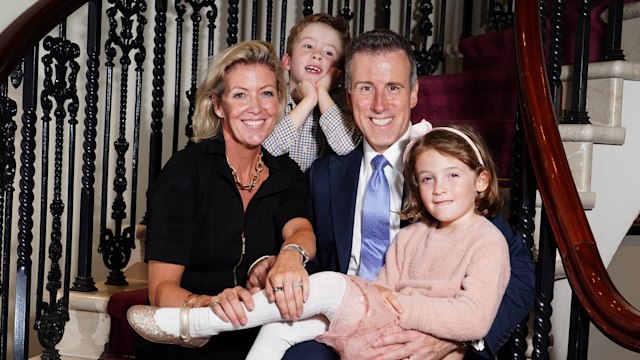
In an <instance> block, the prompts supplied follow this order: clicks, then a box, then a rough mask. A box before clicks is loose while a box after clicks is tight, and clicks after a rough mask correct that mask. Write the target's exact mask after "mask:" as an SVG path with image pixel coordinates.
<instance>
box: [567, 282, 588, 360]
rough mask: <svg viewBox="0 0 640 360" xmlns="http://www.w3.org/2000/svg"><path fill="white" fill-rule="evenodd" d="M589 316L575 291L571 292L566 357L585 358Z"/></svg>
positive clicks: (574, 359) (572, 358)
mask: <svg viewBox="0 0 640 360" xmlns="http://www.w3.org/2000/svg"><path fill="white" fill-rule="evenodd" d="M590 325H591V318H590V317H589V315H588V314H587V312H586V311H585V309H584V307H583V306H582V304H581V303H580V299H578V297H577V295H576V293H575V292H573V291H572V292H571V317H570V322H569V351H568V352H567V359H571V360H582V359H586V358H587V355H588V350H589V327H590Z"/></svg>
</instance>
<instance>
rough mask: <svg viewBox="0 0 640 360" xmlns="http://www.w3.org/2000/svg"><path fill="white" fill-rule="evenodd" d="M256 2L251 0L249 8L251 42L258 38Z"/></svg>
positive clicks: (256, 0)
mask: <svg viewBox="0 0 640 360" xmlns="http://www.w3.org/2000/svg"><path fill="white" fill-rule="evenodd" d="M258 10H259V9H258V0H253V4H252V6H251V40H255V39H257V38H258Z"/></svg>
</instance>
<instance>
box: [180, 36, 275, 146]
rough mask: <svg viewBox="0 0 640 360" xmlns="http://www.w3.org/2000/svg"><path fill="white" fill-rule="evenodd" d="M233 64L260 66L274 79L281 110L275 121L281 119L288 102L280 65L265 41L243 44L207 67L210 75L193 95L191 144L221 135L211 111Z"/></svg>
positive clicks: (218, 98) (220, 97)
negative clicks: (194, 101) (270, 73)
mask: <svg viewBox="0 0 640 360" xmlns="http://www.w3.org/2000/svg"><path fill="white" fill-rule="evenodd" d="M236 64H245V65H253V64H262V65H265V66H267V67H268V68H269V69H270V70H271V71H273V73H274V74H275V76H276V87H277V91H278V100H279V102H280V107H279V109H278V116H277V118H276V119H280V118H282V112H283V111H284V107H285V104H286V102H287V96H286V87H287V85H286V83H285V80H284V71H283V70H282V63H281V61H280V60H279V59H278V56H277V55H276V54H275V52H274V51H273V47H271V44H269V43H268V42H266V41H260V40H256V41H245V42H241V43H239V44H236V45H234V46H232V47H229V48H227V49H226V50H224V51H223V52H221V53H220V54H218V55H216V56H215V57H214V58H213V59H212V61H211V62H210V63H209V71H208V72H207V75H206V77H205V79H204V81H202V84H200V86H199V87H198V91H197V93H196V104H195V114H194V115H193V136H192V137H191V141H193V142H196V143H197V142H200V141H202V140H205V139H209V138H212V137H214V136H216V135H217V134H218V133H219V132H220V125H221V119H220V118H219V117H218V115H216V113H215V112H214V111H213V100H212V97H213V96H215V97H216V99H217V102H218V104H220V103H221V101H222V94H223V93H224V90H225V76H226V75H227V73H228V72H229V71H230V70H231V68H233V67H234V66H235V65H236Z"/></svg>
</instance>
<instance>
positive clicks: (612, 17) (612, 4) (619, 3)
mask: <svg viewBox="0 0 640 360" xmlns="http://www.w3.org/2000/svg"><path fill="white" fill-rule="evenodd" d="M623 8H624V1H623V0H609V17H608V20H607V36H606V38H605V39H606V44H605V47H604V54H603V55H602V59H603V60H604V61H613V60H624V53H623V52H622V49H621V48H620V43H621V41H622V20H623V19H622V10H623Z"/></svg>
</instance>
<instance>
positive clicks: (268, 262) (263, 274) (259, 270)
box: [246, 255, 276, 290]
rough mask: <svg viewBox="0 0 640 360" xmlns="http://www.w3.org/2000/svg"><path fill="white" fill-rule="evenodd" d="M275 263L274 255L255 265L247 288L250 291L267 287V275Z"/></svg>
mask: <svg viewBox="0 0 640 360" xmlns="http://www.w3.org/2000/svg"><path fill="white" fill-rule="evenodd" d="M275 263H276V257H275V255H274V256H269V257H268V258H266V259H264V260H262V261H260V262H258V263H257V264H255V265H254V266H253V268H251V272H250V273H249V278H248V279H247V286H246V288H247V289H249V290H251V289H252V288H256V287H257V288H260V289H264V287H265V286H266V285H267V274H268V273H269V270H271V267H272V266H273V264H275Z"/></svg>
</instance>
